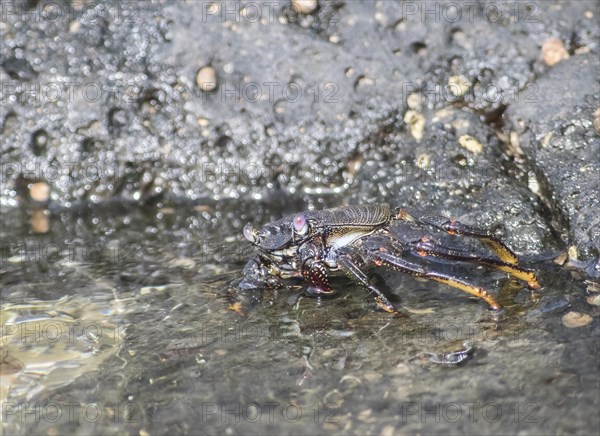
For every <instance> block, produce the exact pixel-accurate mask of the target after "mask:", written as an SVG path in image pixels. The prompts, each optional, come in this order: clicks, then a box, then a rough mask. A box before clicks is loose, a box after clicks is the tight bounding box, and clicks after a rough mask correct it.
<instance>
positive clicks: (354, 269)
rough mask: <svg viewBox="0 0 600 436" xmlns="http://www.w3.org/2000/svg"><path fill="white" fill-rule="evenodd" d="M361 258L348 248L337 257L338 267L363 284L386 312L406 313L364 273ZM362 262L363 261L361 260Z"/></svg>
mask: <svg viewBox="0 0 600 436" xmlns="http://www.w3.org/2000/svg"><path fill="white" fill-rule="evenodd" d="M360 261H361V258H360V255H358V254H357V253H356V252H353V251H351V250H349V249H346V250H345V252H344V253H343V254H340V255H339V256H338V258H337V264H338V267H339V268H340V269H341V270H342V271H343V272H344V273H346V275H347V276H348V277H350V279H352V280H353V281H355V282H356V283H358V284H359V285H360V286H362V287H363V288H364V289H365V290H366V291H367V292H368V293H369V294H370V295H371V296H372V297H373V298H374V299H375V302H376V303H377V305H378V306H379V307H380V308H382V309H383V310H385V311H386V312H390V313H394V314H396V315H404V314H402V312H400V311H398V309H396V308H395V307H394V305H393V304H392V303H391V302H390V300H388V298H387V297H386V296H385V295H384V294H383V292H381V291H380V290H379V289H377V288H376V287H375V286H373V284H371V282H370V281H369V278H368V277H367V276H366V275H365V273H363V272H362V271H361V269H360V267H359V266H358V265H357V262H360ZM360 263H362V262H360Z"/></svg>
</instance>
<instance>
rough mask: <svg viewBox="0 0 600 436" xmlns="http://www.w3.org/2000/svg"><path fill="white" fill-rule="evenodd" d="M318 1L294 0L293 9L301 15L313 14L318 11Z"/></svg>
mask: <svg viewBox="0 0 600 436" xmlns="http://www.w3.org/2000/svg"><path fill="white" fill-rule="evenodd" d="M318 5H319V2H318V1H317V0H292V9H293V10H294V11H296V12H298V13H299V14H306V15H308V14H311V13H313V12H314V11H315V9H317V6H318Z"/></svg>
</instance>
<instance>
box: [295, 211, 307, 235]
mask: <svg viewBox="0 0 600 436" xmlns="http://www.w3.org/2000/svg"><path fill="white" fill-rule="evenodd" d="M294 229H295V230H296V232H298V234H300V235H304V234H305V233H306V232H307V231H308V224H307V223H306V218H305V217H304V215H302V214H301V213H299V214H298V215H296V216H295V217H294Z"/></svg>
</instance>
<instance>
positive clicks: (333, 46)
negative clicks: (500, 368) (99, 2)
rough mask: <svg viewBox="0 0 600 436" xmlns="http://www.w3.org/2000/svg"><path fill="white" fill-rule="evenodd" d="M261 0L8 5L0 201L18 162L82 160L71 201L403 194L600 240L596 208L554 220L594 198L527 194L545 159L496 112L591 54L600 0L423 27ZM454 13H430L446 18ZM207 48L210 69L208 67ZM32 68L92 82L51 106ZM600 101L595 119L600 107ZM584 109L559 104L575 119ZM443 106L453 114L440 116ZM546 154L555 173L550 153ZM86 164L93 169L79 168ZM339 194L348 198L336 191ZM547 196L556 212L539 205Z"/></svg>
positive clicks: (61, 191)
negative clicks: (550, 47) (508, 135)
mask: <svg viewBox="0 0 600 436" xmlns="http://www.w3.org/2000/svg"><path fill="white" fill-rule="evenodd" d="M253 4H254V3H252V2H250V3H249V4H248V7H245V8H242V7H229V8H225V6H224V4H221V3H219V2H213V3H207V2H188V3H185V4H183V3H182V4H178V5H177V7H175V6H174V4H172V3H168V2H167V3H163V2H156V3H151V4H149V5H147V7H144V8H139V10H136V16H135V22H129V21H128V22H124V21H118V20H114V19H112V18H114V17H110V14H109V15H106V16H104V18H103V19H96V18H97V17H95V15H94V13H95V12H98V13H100V11H96V10H95V8H87V7H81V8H74V10H73V13H72V14H65V16H64V17H62V16H61V17H58V19H57V20H46V19H41V20H32V19H27V17H25V16H24V15H22V14H9V15H7V22H8V23H7V27H8V28H10V29H13V30H12V31H10V32H5V34H3V36H4V38H2V39H1V40H0V52H2V53H10V56H9V57H7V58H5V59H3V60H2V62H3V71H2V74H5V75H8V76H9V77H11V78H12V79H14V80H15V81H17V83H12V82H11V83H10V87H7V88H6V89H5V91H6V94H7V99H6V106H7V107H6V113H14V114H15V117H13V118H14V119H18V123H9V122H8V119H7V120H2V122H3V123H5V125H4V126H3V137H2V152H3V161H4V162H9V164H10V165H11V170H10V171H8V172H6V174H7V177H6V182H7V183H3V184H2V186H1V188H0V189H1V192H0V199H1V200H2V202H3V204H8V205H16V204H17V200H16V191H17V186H16V181H17V179H18V177H19V174H20V172H19V171H18V169H19V168H18V167H19V165H21V166H22V165H23V164H22V163H23V162H31V161H32V160H31V159H32V158H36V159H37V160H36V162H37V163H39V164H40V165H42V166H43V165H45V164H46V165H47V164H48V163H50V162H57V163H58V164H59V165H62V168H74V171H73V172H72V173H70V172H67V174H66V175H65V176H64V177H62V178H61V179H60V181H59V182H60V183H58V181H57V183H52V190H53V196H54V197H55V198H56V199H57V203H58V204H59V205H64V204H72V203H75V202H78V201H89V199H91V198H92V197H93V198H94V201H103V200H109V199H112V198H119V199H125V200H127V199H131V200H132V201H150V200H152V199H157V198H158V197H160V199H161V201H179V200H180V199H187V200H192V201H196V200H198V199H200V198H212V199H216V198H218V199H223V198H238V199H241V198H254V199H261V198H262V199H265V198H266V199H270V200H272V199H273V198H275V196H277V195H280V197H277V198H282V199H285V201H288V200H289V198H290V197H291V196H295V197H298V198H302V199H304V200H306V202H308V203H310V204H311V205H312V206H321V205H324V203H326V202H342V201H344V202H349V201H353V202H370V201H390V202H395V203H399V204H402V203H406V204H410V205H420V206H423V207H425V208H429V209H431V210H432V211H437V212H439V213H447V214H452V215H458V216H461V217H462V218H464V219H467V220H468V221H474V223H477V224H480V225H485V226H487V225H491V226H493V227H495V229H496V230H498V231H500V232H501V233H502V232H504V233H505V235H504V236H505V237H508V238H509V239H510V241H509V242H510V243H511V244H514V245H515V246H516V247H517V248H523V249H528V250H530V251H532V252H534V251H536V250H541V249H542V248H544V249H545V248H548V247H551V246H553V245H554V243H555V240H556V237H555V235H556V234H560V233H561V231H562V228H561V225H562V226H564V227H565V229H566V230H567V231H570V229H571V225H572V227H573V228H579V230H578V232H579V233H581V235H580V236H578V240H579V239H580V240H581V241H584V239H585V238H584V235H585V234H586V232H587V234H589V233H590V232H591V233H593V232H594V230H593V228H589V227H585V223H589V222H590V220H589V218H590V217H589V214H587V212H584V213H583V214H578V213H576V212H577V211H575V210H572V211H568V213H566V214H565V215H567V216H568V218H569V219H559V218H560V217H559V218H556V217H555V215H557V216H558V215H560V214H561V213H562V211H563V210H565V208H567V207H566V206H567V205H563V204H562V203H560V202H561V201H562V200H563V199H564V200H565V201H566V202H571V203H573V204H582V203H583V202H582V201H581V198H583V194H582V196H581V198H574V199H573V200H568V196H569V193H567V192H564V191H561V192H560V193H558V194H557V196H556V199H557V200H555V197H554V192H553V190H554V189H555V186H556V184H555V183H554V182H553V183H552V184H549V183H547V182H546V179H545V178H544V177H540V186H541V187H540V190H539V191H538V190H535V189H534V190H532V189H530V186H533V184H530V183H528V174H529V173H532V174H533V173H535V174H538V173H536V172H535V171H534V169H537V168H541V167H539V166H537V162H535V161H536V159H537V158H538V156H537V155H535V154H534V153H532V151H531V150H530V149H529V148H528V146H527V145H521V147H522V151H523V152H524V154H518V153H517V154H514V155H508V153H506V144H507V142H508V141H506V139H503V138H501V136H502V134H503V132H501V130H502V123H504V122H505V121H509V122H512V120H511V119H510V118H508V119H506V117H505V116H503V114H504V111H505V110H506V109H507V108H509V109H510V108H511V107H512V106H513V104H514V103H515V95H518V92H519V91H521V92H523V96H524V97H528V96H529V95H530V94H526V92H531V90H532V89H533V90H534V91H535V89H536V88H535V86H537V82H535V81H536V80H538V77H540V78H541V79H540V80H543V79H544V78H545V77H548V76H547V75H548V74H554V71H555V70H557V69H561V68H563V66H564V64H570V63H571V62H573V59H575V58H580V57H582V56H588V57H594V56H597V54H598V53H597V38H598V31H597V27H598V26H597V16H596V15H595V14H592V15H591V18H590V14H589V12H591V11H595V3H594V2H593V1H581V2H572V3H571V4H569V7H568V8H567V7H565V6H563V5H562V4H561V3H560V2H552V3H550V4H549V6H548V7H547V8H537V9H536V10H528V11H523V10H519V11H518V12H519V17H518V18H524V17H528V16H529V15H534V16H533V17H531V18H534V19H531V20H528V19H516V20H515V19H512V18H511V16H510V14H509V13H508V11H506V10H502V12H504V14H503V15H502V16H500V17H495V18H494V20H490V19H486V18H488V17H486V16H485V14H484V13H485V10H481V8H480V7H479V6H475V7H474V9H473V10H466V9H463V10H462V11H461V12H462V14H460V16H457V18H456V20H455V21H453V22H452V24H451V25H449V22H448V21H447V20H445V19H441V18H443V16H442V15H439V14H438V16H437V17H431V18H432V19H422V13H423V12H425V10H424V9H421V7H424V6H422V5H421V3H419V2H416V3H414V6H415V7H417V10H416V11H414V13H411V10H410V9H407V5H405V4H404V3H403V2H375V3H370V2H367V3H362V2H316V1H308V2H300V1H297V2H296V1H294V2H285V4H279V5H276V6H272V5H271V6H269V7H264V8H262V6H261V8H260V10H255V11H251V5H253ZM453 4H454V3H452V2H451V3H443V2H442V3H439V4H436V7H438V6H439V8H438V11H440V14H441V13H442V12H444V11H445V12H448V11H449V10H450V9H451V8H452V7H455V6H452V5H453ZM261 5H262V4H261ZM412 6H413V4H412V3H411V4H410V5H409V7H412ZM448 8H450V9H448ZM469 8H471V7H470V6H469ZM99 9H100V8H99ZM484 9H485V8H484ZM105 12H106V11H105ZM471 12H473V13H471ZM259 13H260V17H259V16H258V14H259ZM528 14H529V15H528ZM586 14H587V15H586ZM67 16H68V17H69V18H68V20H67V18H66V17H67ZM94 17H95V18H94ZM436 18H438V19H436ZM199 23H200V24H201V25H199ZM132 29H135V31H132ZM31 35H36V37H35V38H33V37H31ZM548 35H556V37H557V38H559V39H560V40H562V41H569V46H568V47H566V48H567V49H568V50H569V51H571V52H572V53H573V55H572V56H571V57H570V58H569V59H564V60H563V61H561V62H559V63H558V64H556V65H554V66H553V67H552V68H548V67H547V65H546V64H544V63H543V62H542V61H541V60H540V47H541V46H542V45H543V43H544V40H546V39H547V38H548ZM586 50H587V51H588V53H587V55H586V54H585V51H586ZM24 59H27V60H28V61H23V60H24ZM34 59H35V62H34ZM198 59H202V60H204V61H203V64H205V67H204V68H203V69H201V70H200V71H199V70H198V67H199V66H200V65H202V64H200V65H199V64H198ZM506 59H510V60H511V61H510V62H506ZM209 62H214V63H215V65H216V64H217V63H218V64H219V65H223V67H222V70H221V69H219V72H218V73H219V74H218V75H217V77H216V82H218V86H216V87H213V86H209V85H208V84H209V82H212V80H211V79H212V76H213V74H216V71H215V70H214V67H209V66H208V63H209ZM27 63H31V65H29V66H28V64H27ZM32 65H33V67H34V68H35V71H33V68H32ZM206 68H213V70H212V71H211V70H210V69H206ZM546 70H551V71H548V72H546ZM36 71H37V72H38V73H39V74H40V76H41V75H42V74H43V78H44V81H43V82H41V81H40V83H33V85H40V87H43V86H44V85H45V84H48V83H55V82H56V83H58V82H60V81H64V80H65V78H66V80H68V83H71V82H75V83H77V84H82V83H85V84H88V85H89V86H85V87H84V86H75V87H72V88H71V89H70V90H69V91H70V92H69V93H68V94H67V93H66V92H64V93H63V94H62V95H61V96H58V97H52V98H51V97H48V96H49V95H51V94H49V93H48V92H46V93H45V91H53V90H54V89H46V90H44V89H43V88H41V89H40V91H41V93H40V94H38V97H40V98H38V97H34V96H32V94H31V93H28V92H27V89H28V88H24V87H22V86H21V85H22V84H21V83H19V82H18V81H27V80H29V81H30V82H33V80H34V79H35V78H36V77H39V76H36V75H35V74H36V73H35V72H36ZM200 72H201V73H202V74H200V79H201V80H200V81H199V83H196V82H197V80H196V79H197V78H198V73H200ZM562 73H564V74H568V73H569V72H568V71H562ZM208 76H210V77H208ZM561 77H562V76H561ZM359 78H362V80H358V81H357V79H359ZM590 80H592V81H593V80H594V79H593V78H590V77H587V78H585V80H583V81H579V83H583V84H585V83H588V82H589V81H590ZM592 83H595V82H592ZM96 85H97V86H96ZM357 85H359V86H357ZM584 87H585V86H583V85H582V86H581V88H584ZM588 88H589V86H588ZM540 89H541V87H540ZM54 91H55V90H54ZM409 96H410V98H409ZM553 97H556V93H554V94H553ZM561 97H562V95H561ZM54 100H57V101H54ZM560 100H561V99H557V98H554V101H560ZM547 106H548V107H550V105H547ZM590 106H593V111H595V110H596V109H597V108H598V107H599V106H600V105H599V104H598V101H592V102H591V103H590ZM116 108H118V109H116ZM3 109H4V108H3ZM571 109H572V107H569V108H568V110H567V111H563V112H560V111H558V112H557V111H554V112H555V113H557V116H558V117H559V118H560V120H563V121H564V119H565V117H568V116H569V114H573V113H574V112H573V111H572V110H571ZM409 110H412V111H416V113H418V114H421V115H422V116H423V119H424V121H425V124H424V127H423V129H422V131H421V129H420V127H419V126H421V125H422V122H421V121H418V122H416V123H415V122H412V123H411V122H408V123H406V122H404V117H403V115H405V114H408V111H409ZM446 110H449V111H450V112H452V113H453V115H452V117H453V118H455V119H454V120H451V121H449V122H446V121H445V120H444V117H443V116H441V115H440V114H439V113H438V112H443V111H446ZM586 110H587V109H586ZM548 111H549V110H548ZM593 111H592V112H593ZM457 112H458V113H460V114H457ZM535 112H538V111H534V114H535ZM459 115H461V116H462V117H461V116H459ZM586 116H587V115H586ZM7 118H8V117H7ZM457 118H469V122H470V126H469V128H468V129H467V128H465V127H464V126H462V127H459V126H457V125H455V124H454V123H453V122H454V121H457ZM408 119H409V121H411V120H413V116H411V115H409V117H408ZM415 119H417V120H418V118H415ZM589 119H591V118H589ZM93 120H99V121H97V122H98V123H99V124H100V126H99V127H98V129H97V131H95V132H93V133H91V132H85V133H82V129H83V130H85V128H86V126H89V125H90V123H91V122H92V121H93ZM199 120H202V122H199ZM532 120H533V121H534V122H535V117H532ZM583 127H584V128H586V129H589V127H586V126H583ZM42 128H43V129H45V130H46V132H47V133H48V137H49V138H51V140H50V141H47V142H46V143H45V145H44V146H43V147H40V146H36V147H33V146H30V144H31V142H32V140H31V138H32V136H31V135H32V132H35V131H37V130H39V129H42ZM573 128H574V127H571V128H569V127H568V126H567V125H565V126H564V129H565V131H570V129H573ZM448 129H449V130H448ZM430 130H431V131H430ZM513 130H514V129H513ZM589 130H591V129H589ZM543 133H547V132H543ZM465 134H469V135H472V136H473V137H475V138H477V140H478V141H479V142H480V143H481V144H482V145H483V146H484V147H483V148H484V149H483V151H482V152H481V153H480V154H478V155H473V154H472V153H469V152H466V151H464V149H462V148H461V147H460V145H459V144H458V138H459V137H460V136H461V135H465ZM559 136H560V135H559ZM87 138H93V139H91V140H87ZM224 138H225V139H224ZM555 138H556V136H555V137H554V139H551V140H549V142H548V144H549V145H548V146H549V147H550V148H552V147H553V146H554V145H553V144H554V141H555ZM587 140H588V141H589V140H590V139H589V138H588V139H587ZM90 141H91V142H90ZM419 141H420V142H419ZM584 143H585V141H584ZM586 153H587V151H586ZM422 156H429V158H428V159H423V158H422ZM554 156H556V154H555V155H554ZM542 158H543V159H547V161H548V162H546V164H544V165H547V166H548V167H555V168H557V167H558V165H556V157H554V158H552V154H551V153H549V154H548V155H547V156H546V157H543V156H542ZM576 158H577V156H576V155H575V156H574V157H573V158H572V159H576ZM569 159H571V157H570V156H569ZM74 161H75V162H74ZM356 162H359V163H360V165H359V166H358V165H355V163H356ZM524 162H525V163H524ZM527 162H532V164H531V166H529V167H528V166H527V164H526V163H527ZM426 163H427V164H426ZM92 165H97V168H98V169H99V171H97V172H96V174H97V176H93V177H91V178H90V177H82V176H81V174H84V173H85V172H84V171H85V169H87V168H89V167H90V166H92ZM13 169H15V170H14V171H13ZM575 169H576V170H577V171H575V172H574V174H577V175H578V180H577V181H575V182H573V184H579V185H580V186H583V189H584V190H586V192H587V187H586V186H584V185H583V184H582V183H581V182H583V181H584V176H589V178H588V179H585V180H592V179H593V176H594V175H595V174H594V173H593V172H591V173H586V172H585V171H587V170H584V171H582V172H579V168H571V167H569V168H568V172H569V173H571V172H573V171H572V170H575ZM407 172H411V174H407ZM542 173H543V171H542V172H541V173H539V174H540V175H543V174H542ZM565 173H567V171H565ZM158 174H160V176H161V178H162V179H163V180H164V184H163V185H161V186H160V190H161V194H160V196H157V195H155V194H156V192H155V190H154V186H153V184H152V183H150V182H149V181H148V178H149V179H150V180H152V179H156V176H157V175H158ZM455 176H456V177H455ZM3 181H5V180H3ZM559 191H560V189H559ZM145 192H148V193H149V195H146V194H144V193H145ZM332 193H333V194H336V196H335V198H333V197H329V198H325V196H326V195H329V194H332ZM571 193H574V192H571ZM282 194H283V195H282ZM540 195H542V196H544V198H546V199H550V200H551V201H550V202H549V204H555V203H556V204H558V203H560V204H558V206H560V207H556V208H550V211H551V212H552V213H551V214H549V213H546V212H547V211H548V210H547V209H545V208H541V209H540V202H539V197H540ZM302 206H306V204H303V205H302ZM544 207H546V206H544ZM590 207H594V206H593V205H591V206H590ZM579 215H581V216H582V218H581V222H576V217H577V216H579ZM548 216H550V217H549V218H547V217H548ZM554 221H558V222H560V223H562V224H561V225H555V224H554ZM596 227H597V226H596ZM574 233H575V231H573V233H572V234H574ZM592 239H593V238H592ZM582 243H583V245H585V242H582ZM578 245H579V244H578ZM579 248H582V247H579ZM582 249H583V250H584V251H583V252H582V253H583V255H587V254H586V253H587V251H586V249H585V248H584V247H583V248H582ZM588 251H589V250H588Z"/></svg>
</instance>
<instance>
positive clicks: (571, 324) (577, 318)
mask: <svg viewBox="0 0 600 436" xmlns="http://www.w3.org/2000/svg"><path fill="white" fill-rule="evenodd" d="M593 320H594V319H593V318H592V317H591V316H590V315H588V314H587V313H580V312H569V313H565V314H564V315H563V317H562V323H563V325H564V326H565V327H567V328H570V329H573V328H577V327H585V326H586V325H589V324H591V323H592V321H593Z"/></svg>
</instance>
